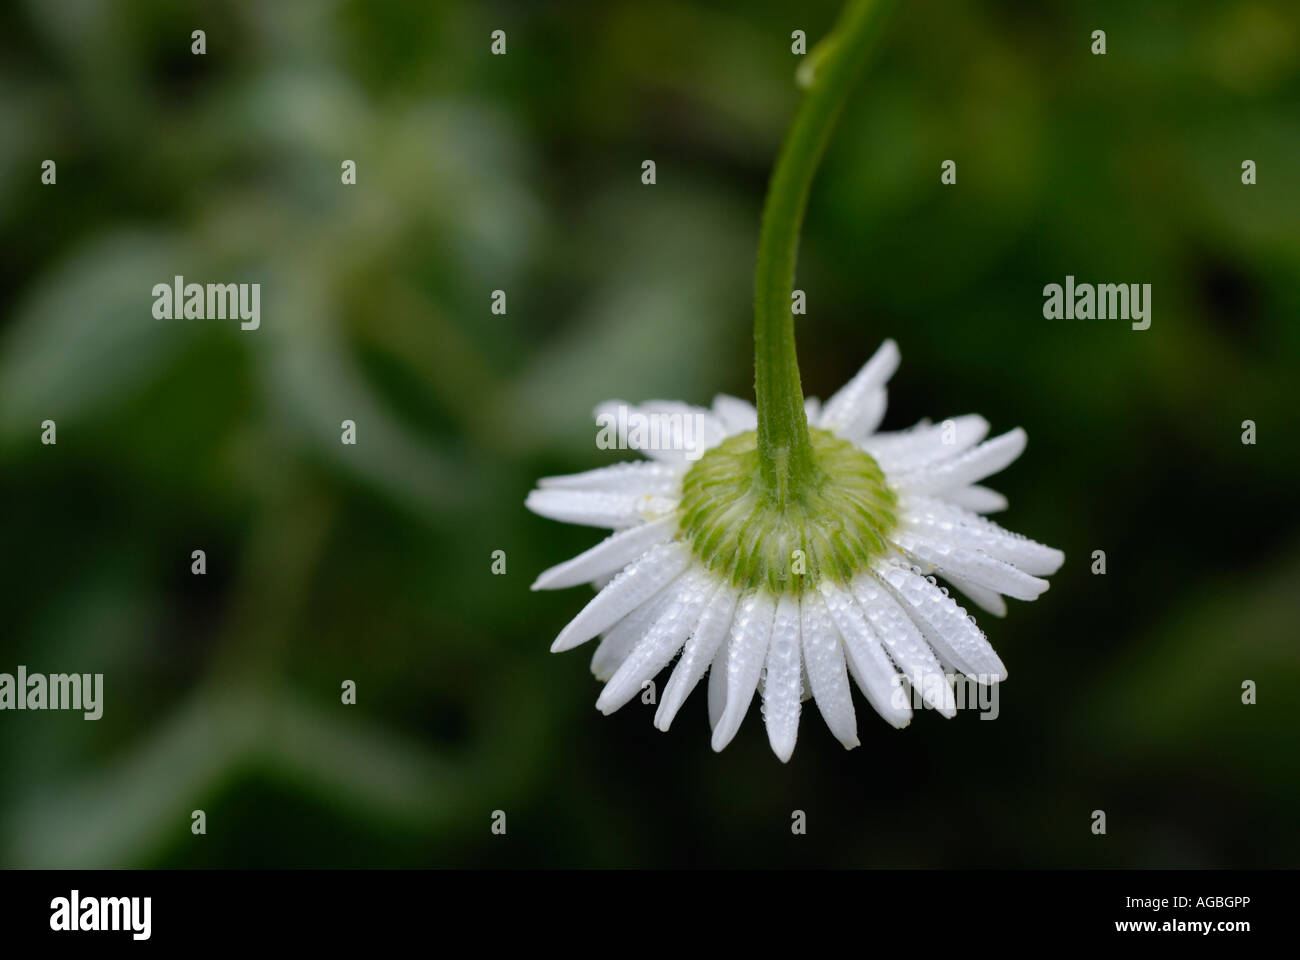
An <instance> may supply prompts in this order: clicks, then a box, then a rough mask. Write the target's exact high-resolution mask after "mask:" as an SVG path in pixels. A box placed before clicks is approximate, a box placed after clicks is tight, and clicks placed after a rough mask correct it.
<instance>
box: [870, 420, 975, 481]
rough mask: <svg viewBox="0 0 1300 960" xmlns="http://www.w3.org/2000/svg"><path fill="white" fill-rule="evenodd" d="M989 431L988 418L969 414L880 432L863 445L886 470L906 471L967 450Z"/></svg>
mask: <svg viewBox="0 0 1300 960" xmlns="http://www.w3.org/2000/svg"><path fill="white" fill-rule="evenodd" d="M988 432H989V422H988V421H987V420H985V419H984V418H983V417H981V416H978V415H976V414H968V415H967V416H964V417H953V418H952V419H951V420H945V421H944V422H943V423H936V424H933V425H931V424H927V425H925V426H918V427H913V428H912V429H911V430H905V431H902V432H900V433H877V434H875V435H874V436H871V437H868V438H867V439H866V440H864V441H863V442H862V448H863V449H864V450H866V451H867V453H869V454H871V456H873V457H874V458H875V459H876V462H877V463H879V464H880V466H881V467H882V468H883V469H884V470H885V471H886V472H888V473H907V472H908V471H910V470H918V469H920V468H921V467H924V466H926V465H927V464H930V463H935V462H937V461H940V460H947V459H948V458H950V457H955V456H957V455H958V454H961V453H965V452H966V451H967V450H969V449H970V448H971V447H973V446H974V445H975V444H977V443H979V442H980V441H981V440H983V439H984V438H985V437H986V436H988Z"/></svg>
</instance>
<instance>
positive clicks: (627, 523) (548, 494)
mask: <svg viewBox="0 0 1300 960" xmlns="http://www.w3.org/2000/svg"><path fill="white" fill-rule="evenodd" d="M524 506H526V507H527V508H528V509H529V510H531V511H533V513H535V514H537V515H538V516H542V517H549V518H550V519H552V520H560V521H562V522H564V523H579V524H582V525H583V526H588V527H609V528H612V529H615V530H617V529H619V528H621V527H632V526H636V525H637V524H641V523H645V522H646V521H647V520H657V519H659V518H660V517H662V516H664V515H665V514H667V513H670V512H671V511H672V510H673V509H674V508H675V507H676V506H677V499H676V498H675V497H661V496H657V495H654V494H648V493H604V492H600V491H593V490H562V489H555V488H549V489H546V490H533V491H532V492H531V493H529V494H528V499H527V500H525V501H524Z"/></svg>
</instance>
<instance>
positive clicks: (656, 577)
mask: <svg viewBox="0 0 1300 960" xmlns="http://www.w3.org/2000/svg"><path fill="white" fill-rule="evenodd" d="M690 561H691V553H690V550H689V548H687V547H686V546H685V544H681V543H676V542H674V543H664V544H660V545H659V546H657V547H652V548H651V550H650V552H649V553H647V554H646V555H645V556H643V557H641V559H639V560H637V561H635V562H634V563H631V564H629V565H628V567H627V569H625V570H624V571H623V572H622V573H620V574H619V575H618V576H617V577H615V578H614V579H613V581H612V582H611V583H610V585H609V586H607V587H606V588H605V589H604V590H602V591H600V593H598V594H596V596H595V597H593V598H592V600H591V602H590V603H588V604H587V605H586V606H585V607H583V608H582V612H581V613H579V614H578V615H577V616H576V617H574V618H573V620H572V621H571V622H570V623H569V625H568V626H567V627H565V628H564V629H563V630H561V631H560V635H559V636H558V637H556V638H555V642H554V643H553V644H551V652H552V653H558V652H560V651H561V650H572V649H573V648H574V647H576V646H579V645H580V644H583V643H586V642H587V641H588V640H590V639H591V638H592V637H594V636H596V634H598V633H602V632H604V631H605V630H607V629H609V628H610V627H611V626H613V625H614V624H615V623H617V622H618V621H619V620H621V619H623V617H625V616H627V615H628V614H629V613H631V612H632V611H633V610H635V609H636V608H637V607H639V606H641V604H643V603H645V602H646V600H648V599H650V597H652V596H654V595H655V594H656V593H658V592H659V589H660V588H661V587H663V586H665V585H666V584H668V583H671V582H672V581H673V580H675V579H677V576H678V574H680V573H681V572H682V571H683V570H685V569H686V567H687V565H688V564H689V563H690Z"/></svg>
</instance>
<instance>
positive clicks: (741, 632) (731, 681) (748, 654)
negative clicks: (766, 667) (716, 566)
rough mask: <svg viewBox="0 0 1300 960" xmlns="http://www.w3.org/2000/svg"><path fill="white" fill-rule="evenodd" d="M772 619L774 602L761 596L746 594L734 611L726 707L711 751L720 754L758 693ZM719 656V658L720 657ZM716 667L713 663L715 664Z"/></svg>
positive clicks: (725, 669)
mask: <svg viewBox="0 0 1300 960" xmlns="http://www.w3.org/2000/svg"><path fill="white" fill-rule="evenodd" d="M775 616H776V601H775V600H774V599H773V598H772V597H771V596H769V595H768V594H767V593H765V592H761V593H750V594H747V595H745V596H744V597H742V598H741V600H740V603H739V604H738V605H737V607H736V618H735V619H734V620H733V621H732V622H731V636H730V637H728V638H727V646H726V649H725V655H726V660H725V662H724V664H723V672H724V673H725V674H726V692H727V697H726V704H725V706H724V707H723V709H722V716H721V717H719V718H718V722H717V725H716V726H715V727H714V728H713V749H714V750H721V749H722V748H723V747H725V746H726V745H727V744H729V743H730V742H731V739H732V738H733V737H734V736H735V735H736V731H737V730H739V729H740V722H741V721H742V720H744V719H745V712H746V711H747V710H749V703H750V701H751V700H753V699H754V691H755V690H757V689H758V678H759V676H760V675H761V674H762V672H763V661H764V660H765V659H766V658H767V644H768V641H769V640H770V639H771V636H772V619H773V617H775ZM721 655H722V654H719V656H721ZM715 666H716V663H715Z"/></svg>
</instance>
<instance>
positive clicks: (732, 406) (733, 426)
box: [713, 393, 758, 436]
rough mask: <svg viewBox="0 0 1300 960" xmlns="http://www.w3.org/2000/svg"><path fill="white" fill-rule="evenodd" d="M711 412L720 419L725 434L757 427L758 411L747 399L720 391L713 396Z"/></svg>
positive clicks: (729, 434) (742, 431)
mask: <svg viewBox="0 0 1300 960" xmlns="http://www.w3.org/2000/svg"><path fill="white" fill-rule="evenodd" d="M713 414H714V416H716V417H717V418H718V419H719V420H721V421H722V425H723V427H724V428H726V431H727V435H728V436H731V435H733V434H737V433H744V432H745V431H746V430H756V429H758V411H757V410H755V409H754V405H753V404H752V403H750V402H749V401H748V400H742V399H740V397H733V396H730V395H728V394H725V393H720V394H718V395H717V396H716V397H714V398H713Z"/></svg>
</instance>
